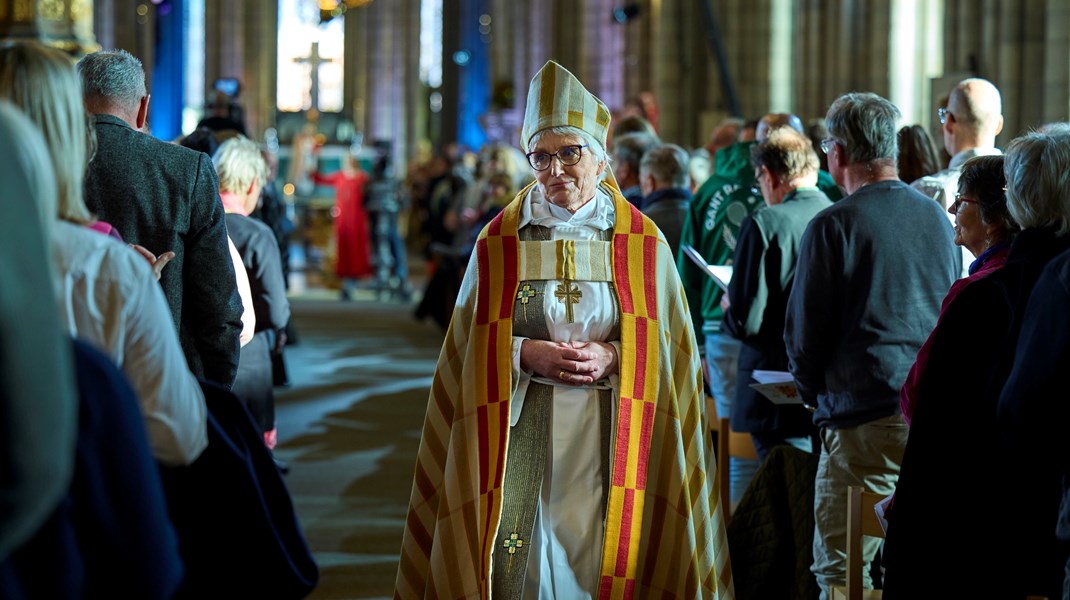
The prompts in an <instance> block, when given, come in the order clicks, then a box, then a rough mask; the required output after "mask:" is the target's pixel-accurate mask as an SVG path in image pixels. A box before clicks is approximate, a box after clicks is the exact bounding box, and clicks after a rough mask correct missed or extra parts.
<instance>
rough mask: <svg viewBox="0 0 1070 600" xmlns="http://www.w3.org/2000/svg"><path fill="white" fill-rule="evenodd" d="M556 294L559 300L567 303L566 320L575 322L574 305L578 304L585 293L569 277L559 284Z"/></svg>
mask: <svg viewBox="0 0 1070 600" xmlns="http://www.w3.org/2000/svg"><path fill="white" fill-rule="evenodd" d="M554 296H555V297H556V298H557V300H558V301H559V302H564V303H565V320H566V321H568V322H569V323H574V322H575V321H573V314H572V305H573V304H578V303H579V301H580V298H582V297H583V293H582V292H580V289H579V288H578V287H575V285H574V284H573V283H572V282H571V281H569V280H568V279H566V280H564V281H563V282H561V283H559V284H557V289H556V290H555V291H554Z"/></svg>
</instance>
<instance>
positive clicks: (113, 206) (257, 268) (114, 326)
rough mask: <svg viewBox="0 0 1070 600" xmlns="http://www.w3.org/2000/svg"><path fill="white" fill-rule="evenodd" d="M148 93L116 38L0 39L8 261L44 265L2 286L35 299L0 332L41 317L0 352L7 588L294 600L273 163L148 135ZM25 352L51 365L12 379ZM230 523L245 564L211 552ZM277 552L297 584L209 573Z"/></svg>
mask: <svg viewBox="0 0 1070 600" xmlns="http://www.w3.org/2000/svg"><path fill="white" fill-rule="evenodd" d="M148 102H149V95H148V93H147V90H146V87H145V73H144V70H143V68H142V65H141V62H140V61H139V60H138V59H136V58H135V57H133V56H132V55H130V54H129V53H127V52H125V51H101V52H97V53H94V54H90V55H88V56H86V57H84V58H82V59H81V60H80V61H79V62H78V63H77V66H75V64H74V63H73V62H72V61H71V59H70V57H68V56H67V55H66V54H64V53H62V52H61V51H59V50H55V49H52V48H49V47H46V46H44V45H40V44H37V43H31V42H24V43H14V44H10V45H6V46H4V47H3V48H2V49H0V122H2V124H0V129H2V130H3V131H4V132H5V135H4V136H3V137H2V141H3V143H2V145H3V147H4V150H3V152H4V153H5V154H6V155H7V154H9V155H11V157H12V159H11V160H10V161H5V164H4V165H3V168H4V170H5V176H4V181H5V183H7V182H12V183H13V184H15V183H19V185H15V187H14V188H13V189H10V190H6V191H5V193H4V203H3V204H4V205H5V206H4V208H5V210H8V211H9V214H10V215H11V217H15V216H17V215H22V217H21V218H19V219H17V220H12V221H11V223H10V224H11V225H12V226H13V227H14V228H16V230H17V231H18V233H17V234H13V236H12V237H13V239H18V240H23V241H24V242H25V244H24V245H19V246H18V249H17V251H15V252H13V253H11V254H9V253H5V259H8V258H11V257H15V256H17V257H19V259H20V260H21V259H22V258H25V257H27V256H33V257H39V258H48V259H50V260H47V261H46V263H47V264H45V265H38V264H35V263H32V262H27V263H26V265H25V266H24V267H23V268H22V269H21V270H20V271H21V272H18V271H16V272H15V273H16V274H13V275H12V278H11V279H10V280H9V279H7V278H6V277H5V281H7V282H8V283H12V282H17V284H12V285H4V286H3V289H4V292H3V295H4V296H6V297H12V294H16V295H18V294H22V295H24V296H25V297H24V298H23V300H24V302H22V303H21V306H20V307H18V310H19V311H24V310H27V311H31V312H30V313H29V314H27V315H25V316H23V315H20V314H14V313H9V314H6V315H5V318H4V322H5V326H4V330H5V334H4V338H5V343H6V342H7V341H8V338H9V334H8V332H9V331H14V332H18V331H21V330H23V329H24V328H26V327H38V329H37V330H36V331H34V332H32V333H33V334H34V338H35V339H32V340H25V339H24V336H20V335H19V334H17V333H13V334H11V335H10V340H11V341H17V340H20V339H22V340H24V343H26V346H25V347H23V348H19V349H13V351H11V352H7V351H5V352H4V358H5V360H4V367H3V372H4V375H3V377H0V384H2V386H3V391H2V392H0V398H3V401H2V402H0V404H3V411H4V414H5V419H4V429H5V432H6V433H7V435H5V440H6V441H5V450H4V451H3V452H0V455H2V460H3V462H4V468H3V469H0V470H2V471H3V475H2V477H3V482H2V485H0V487H2V489H3V494H2V495H3V498H4V500H3V505H4V506H3V510H2V511H0V514H2V516H0V518H2V523H0V531H2V532H3V535H2V537H3V544H2V545H0V548H2V553H0V596H3V597H10V598H23V597H54V598H79V597H91V596H97V595H102V594H103V595H109V594H115V593H120V595H124V596H131V597H139V598H172V597H196V596H197V595H198V594H199V593H200V591H202V590H204V589H215V590H224V589H230V590H233V591H236V590H238V589H239V588H240V589H242V590H245V591H248V590H250V589H253V588H259V589H260V590H261V591H260V592H259V593H263V594H266V593H268V592H269V591H277V592H279V593H280V594H281V595H282V596H285V597H301V596H303V595H304V593H307V591H309V590H310V589H312V586H314V585H315V581H314V580H315V566H314V564H313V563H312V562H311V555H310V554H308V550H307V547H306V546H305V545H304V540H303V537H301V535H300V533H299V532H298V533H297V534H296V535H289V533H290V532H292V531H294V530H293V529H287V523H290V524H296V517H295V516H294V515H293V512H292V505H291V504H290V500H289V496H288V493H286V492H285V487H284V486H283V485H282V483H281V479H280V478H281V474H280V472H279V469H278V465H277V464H276V463H275V462H273V460H272V455H271V452H270V450H271V448H272V447H273V446H274V443H275V432H276V427H275V422H274V402H273V397H272V392H271V390H272V387H273V384H272V382H273V373H272V366H271V358H270V352H271V351H272V348H274V347H276V345H277V344H278V336H279V335H280V334H281V332H282V331H284V328H285V326H286V322H287V320H288V318H289V307H288V302H287V299H286V294H285V289H284V286H283V283H282V280H283V275H282V267H281V264H280V259H279V249H278V244H277V241H276V236H275V234H274V233H273V232H272V230H271V229H270V228H269V227H268V226H267V225H265V224H264V223H261V222H259V221H255V220H253V219H250V218H249V217H248V216H247V215H249V214H250V213H251V212H252V211H253V209H254V208H255V207H256V206H257V205H258V203H259V201H260V198H261V190H262V189H263V188H264V187H265V186H267V185H269V183H270V182H269V179H268V166H267V163H266V161H265V160H264V158H263V157H262V155H261V150H260V148H259V147H258V146H257V145H256V144H255V143H254V142H252V141H250V140H248V139H247V138H245V137H244V136H243V135H241V134H239V133H237V132H230V133H228V134H226V135H221V136H203V135H199V136H198V137H194V138H193V139H190V140H184V141H185V142H186V143H184V144H174V143H168V142H164V141H160V140H157V139H155V138H153V137H152V136H150V135H147V134H145V133H143V132H142V131H141V130H142V128H143V126H144V125H145V120H146V116H147V114H148ZM220 142H221V143H220ZM187 145H191V146H197V145H205V146H210V147H212V148H211V149H206V150H204V151H201V150H194V149H191V148H188V147H185V146H187ZM216 146H218V148H215V147H216ZM213 150H214V154H213ZM9 192H10V193H9ZM9 205H12V206H9ZM15 205H17V206H15ZM16 208H21V209H22V210H16ZM31 267H32V269H33V270H34V271H35V272H34V273H32V274H31V273H29V272H28V271H26V270H25V269H27V268H31ZM9 274H12V273H9ZM4 304H5V306H6V307H8V308H11V307H12V306H17V305H9V304H8V303H7V302H5V303H4ZM38 308H41V309H48V310H49V312H50V313H51V319H50V327H40V323H39V320H38V319H36V318H34V317H33V313H32V310H37V309H38ZM65 348H67V349H66V350H65ZM22 353H25V354H26V356H27V357H28V358H30V359H32V360H35V361H42V362H41V363H40V365H43V366H45V367H46V368H48V369H50V370H52V372H51V373H48V374H41V373H36V372H35V370H34V369H26V371H25V372H19V371H18V370H17V369H18V362H17V361H11V362H9V360H8V359H9V358H10V357H11V356H15V355H19V354H22ZM57 353H58V354H59V356H57ZM13 369H16V370H13ZM34 375H36V376H37V377H36V378H35V379H30V378H29V377H32V376H34ZM230 390H233V391H230ZM57 403H58V406H53V405H55V404H57ZM45 408H47V410H45ZM8 417H10V418H8ZM44 454H47V455H48V456H47V458H46V457H45V456H44ZM280 490H281V491H280ZM212 495H215V500H214V501H213V503H212V504H213V507H214V508H213V512H212V514H211V515H205V514H203V507H204V505H205V504H206V500H208V499H209V498H210V497H212ZM198 512H200V513H201V514H200V515H199V516H196V517H193V518H190V515H195V514H196V513H198ZM267 513H271V514H272V516H273V518H272V519H268V518H267V517H265V516H264V515H265V514H267ZM258 519H259V520H258ZM275 520H277V522H271V521H275ZM220 521H223V522H227V523H228V526H229V527H231V528H232V529H233V530H234V531H239V530H241V531H243V532H251V533H252V534H253V535H246V534H243V536H244V539H242V541H240V542H239V543H238V545H237V546H230V549H231V550H234V549H237V548H240V552H241V553H242V556H243V558H241V559H240V560H238V561H237V562H230V561H227V560H225V559H221V557H222V556H224V555H225V554H226V553H227V552H228V549H227V546H228V544H221V543H220V542H219V540H218V539H217V538H216V536H217V535H218V532H214V531H212V530H213V529H215V528H216V526H217V525H218V523H219V522H220ZM254 538H255V539H254ZM273 552H281V553H289V557H290V559H291V561H290V562H289V563H288V564H289V565H290V573H291V574H293V573H296V572H297V571H300V573H299V574H298V575H295V577H294V578H293V579H299V580H300V581H298V582H296V583H293V585H292V586H288V584H290V583H291V581H286V573H287V571H286V569H279V570H277V571H276V572H275V573H274V574H272V575H271V576H269V577H266V578H265V579H264V580H263V581H262V582H253V584H252V585H253V588H249V587H248V586H249V584H250V582H248V581H243V582H242V583H241V584H235V583H230V584H227V583H224V584H222V587H219V586H220V584H219V583H218V582H215V583H213V582H212V580H213V579H218V578H219V576H220V575H221V574H222V573H223V572H224V571H226V570H227V569H231V570H233V571H226V572H228V573H231V572H234V573H241V572H243V568H245V569H246V570H245V571H244V572H245V576H239V577H238V578H239V579H243V580H244V579H246V576H247V575H249V572H248V570H247V567H248V566H249V564H250V563H249V562H247V559H250V558H251V559H253V561H252V562H256V561H257V560H265V559H266V558H265V557H268V556H275V554H272V553H273ZM254 557H255V558H254ZM228 562H229V563H230V564H226V563H228ZM299 565H300V566H299ZM309 565H311V566H309ZM280 575H281V576H280ZM226 593H229V592H226Z"/></svg>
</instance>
